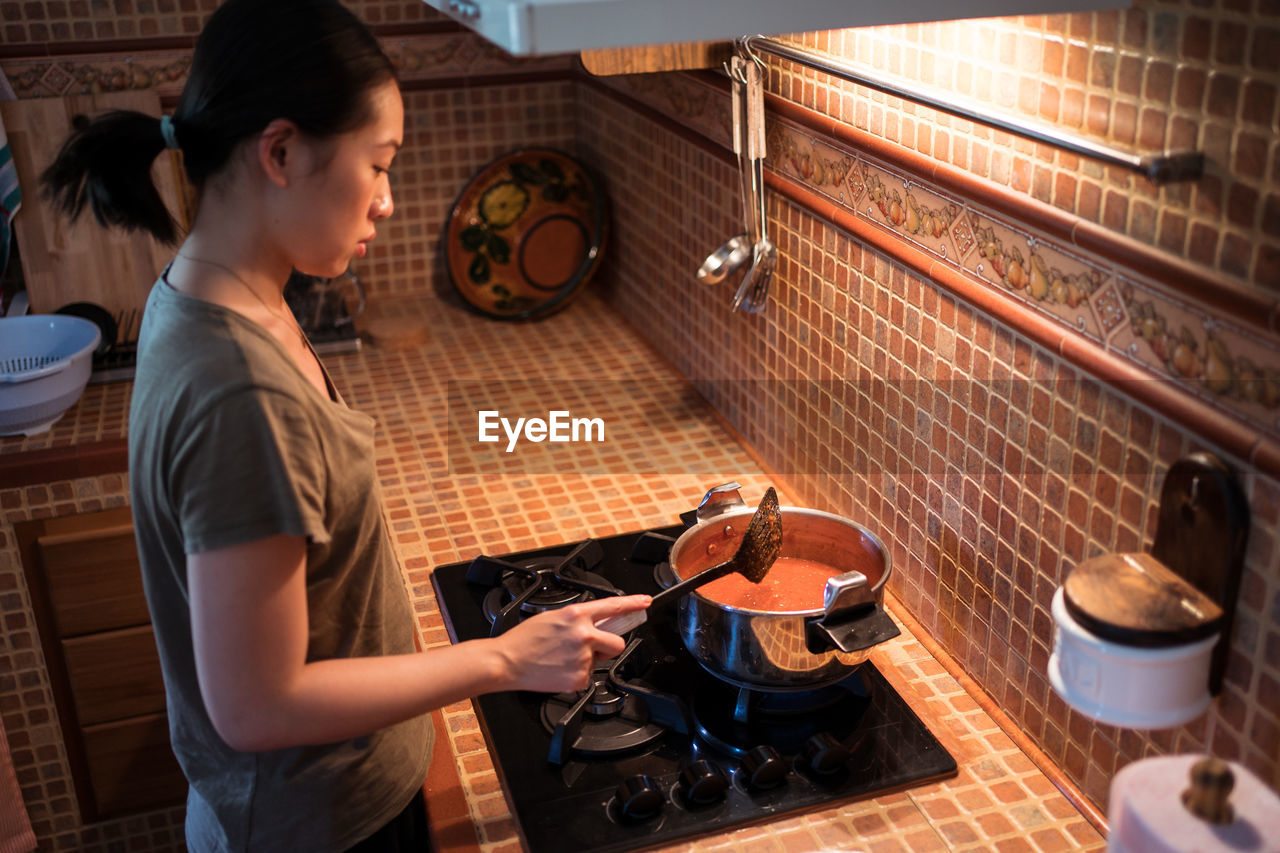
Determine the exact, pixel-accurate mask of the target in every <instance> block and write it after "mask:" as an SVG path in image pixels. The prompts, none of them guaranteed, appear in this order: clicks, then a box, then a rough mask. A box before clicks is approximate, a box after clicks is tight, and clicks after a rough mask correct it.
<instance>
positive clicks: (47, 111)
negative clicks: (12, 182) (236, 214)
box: [0, 91, 183, 328]
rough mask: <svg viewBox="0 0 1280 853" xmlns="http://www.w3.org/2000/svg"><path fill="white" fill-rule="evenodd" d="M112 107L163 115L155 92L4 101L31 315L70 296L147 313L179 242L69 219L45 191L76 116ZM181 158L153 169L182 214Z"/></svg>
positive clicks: (164, 159)
mask: <svg viewBox="0 0 1280 853" xmlns="http://www.w3.org/2000/svg"><path fill="white" fill-rule="evenodd" d="M113 109H128V110H137V111H138V112H143V113H147V114H148V115H154V116H159V115H160V96H159V95H157V94H156V93H155V92H149V91H140V92H109V93H103V94H97V95H73V96H68V97H64V98H38V99H29V100H21V101H7V102H4V103H0V116H3V118H4V127H5V131H6V133H7V134H8V136H9V146H10V148H11V149H12V151H13V159H14V164H15V165H16V166H17V170H18V180H19V182H20V184H21V186H22V207H21V209H20V210H19V211H18V214H17V216H15V217H14V220H13V225H14V232H15V234H16V236H17V242H18V250H19V252H20V253H21V257H22V271H23V276H24V277H25V279H26V283H27V295H28V297H29V298H30V301H31V311H32V313H38V314H43V313H50V312H52V311H56V310H57V309H58V308H60V307H62V306H63V305H66V304H68V303H71V302H96V303H98V304H99V305H101V306H103V307H104V308H106V309H107V310H108V311H110V312H111V313H112V314H113V315H119V314H121V313H122V312H125V311H129V310H130V309H137V310H138V313H139V315H141V312H142V308H143V306H144V304H145V302H146V298H147V293H148V292H149V291H150V289H151V285H152V284H154V283H155V280H156V277H157V276H158V275H159V273H160V270H161V269H163V268H164V265H165V264H166V263H167V262H168V261H169V259H170V258H171V257H172V256H173V249H172V248H170V247H166V246H164V245H163V244H161V243H159V242H157V241H156V240H154V239H153V238H152V237H150V236H149V235H146V234H143V233H141V232H136V231H135V232H128V231H123V230H120V229H117V228H111V229H108V228H103V227H102V226H100V225H98V223H97V221H96V220H95V219H94V218H93V214H92V213H91V212H90V211H89V210H85V212H84V213H83V214H82V215H81V217H80V219H79V220H78V221H77V222H76V223H75V224H74V225H72V224H70V223H69V222H68V221H67V219H66V217H64V216H62V215H61V214H58V213H55V212H54V211H53V209H52V207H51V206H50V204H49V201H48V200H47V199H46V198H44V194H43V192H42V191H41V189H40V183H39V176H40V173H41V172H43V171H44V169H45V167H47V166H48V165H49V164H50V163H51V162H52V161H53V158H54V156H55V155H56V154H57V152H58V149H59V148H61V146H62V142H63V140H65V139H66V138H67V136H68V135H69V134H70V133H71V129H72V118H73V117H74V116H76V115H81V114H83V115H87V116H95V115H97V114H99V113H102V112H105V111H107V110H113ZM156 133H157V134H158V133H159V130H157V131H156ZM174 164H175V160H174V158H172V157H170V156H166V155H162V156H160V157H158V158H156V163H155V166H154V167H153V169H152V174H153V177H154V179H155V181H156V187H157V189H159V191H160V196H161V198H163V199H164V200H165V203H166V204H167V205H168V206H169V209H170V210H171V211H173V212H174V213H175V215H178V214H179V212H180V210H181V208H180V207H179V204H178V190H177V186H178V185H177V176H176V173H175V165H174ZM178 222H179V223H180V224H181V223H182V222H183V219H182V218H179V219H178ZM134 328H137V327H136V325H135V327H134Z"/></svg>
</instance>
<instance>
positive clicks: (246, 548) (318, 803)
mask: <svg viewBox="0 0 1280 853" xmlns="http://www.w3.org/2000/svg"><path fill="white" fill-rule="evenodd" d="M403 124H404V110H403V105H402V102H401V98H400V92H399V89H398V87H397V84H396V80H395V74H394V69H393V67H392V65H391V62H390V61H389V60H388V59H387V57H386V56H385V55H384V54H383V52H382V51H381V49H380V48H379V46H378V43H377V41H376V40H375V39H374V38H373V37H372V36H371V35H370V33H369V32H368V31H367V30H366V29H365V28H364V27H363V26H362V25H361V24H360V23H359V21H358V20H357V19H356V18H355V17H354V16H353V15H352V14H351V13H350V12H349V11H347V10H346V9H345V8H344V7H343V6H342V5H341V4H340V3H338V2H333V1H332V0H306V2H304V0H271V2H262V1H261V0H230V2H227V3H226V4H225V5H223V6H221V7H220V8H219V9H218V10H217V11H216V12H215V13H214V14H213V16H212V17H211V18H210V20H209V22H208V24H207V26H206V28H205V30H204V32H203V33H202V34H201V36H200V39H199V41H198V43H197V46H196V50H195V55H194V57H193V61H192V66H191V72H190V78H189V81H188V83H187V85H186V87H185V88H184V90H183V93H182V97H181V99H180V101H179V103H178V106H177V109H176V110H175V112H174V115H173V116H172V118H171V119H169V118H166V119H162V120H160V121H157V120H156V119H154V118H151V117H148V116H144V115H141V114H138V113H129V112H117V113H112V114H108V115H106V116H103V117H101V118H99V119H97V120H95V121H93V122H92V123H90V124H89V125H88V126H86V127H83V128H81V129H80V130H79V131H77V133H76V134H74V135H73V136H72V137H71V138H70V139H69V140H68V141H67V142H66V144H65V145H64V147H63V149H62V151H61V153H60V154H59V156H58V158H57V160H56V161H55V162H54V164H53V165H52V166H51V167H50V168H49V169H48V171H47V172H46V173H45V175H44V176H43V177H44V181H45V185H46V188H47V190H48V191H49V193H50V194H51V196H52V197H53V198H54V200H55V202H56V203H57V204H58V205H59V206H60V207H61V208H62V209H63V210H64V211H65V212H66V213H68V214H69V215H70V216H71V217H72V218H74V217H75V216H76V215H78V214H79V213H80V212H81V211H82V210H83V208H84V207H85V206H86V205H88V206H90V207H91V208H92V210H93V212H94V214H95V216H96V217H97V219H98V221H99V222H101V223H103V224H109V225H117V226H122V227H125V228H144V229H146V230H148V231H150V232H151V233H153V234H155V235H156V236H157V237H159V238H161V239H166V240H173V239H174V238H175V234H176V229H175V227H174V224H173V222H172V221H171V219H170V217H169V214H168V212H167V211H166V210H165V208H164V205H163V203H162V202H161V200H160V197H159V195H158V193H156V191H155V188H154V186H153V184H152V183H151V180H150V172H149V170H150V168H151V165H152V161H153V160H154V159H155V157H156V155H158V154H159V153H161V151H162V150H163V149H164V148H165V147H166V146H167V147H170V148H177V149H180V150H181V152H182V155H183V162H184V166H185V169H186V171H187V175H188V177H189V178H190V180H191V182H192V183H193V185H194V186H195V187H196V189H197V191H198V193H199V204H198V206H197V210H196V213H195V217H194V223H193V225H192V228H191V231H190V233H189V234H188V235H187V236H186V238H185V240H183V242H182V243H181V245H180V247H179V248H178V251H177V254H176V256H175V257H174V258H173V260H172V262H171V263H170V264H169V266H168V267H167V268H166V269H165V271H164V272H163V274H162V275H161V277H160V280H159V281H158V282H157V283H156V284H155V286H154V287H153V289H152V291H151V295H150V297H149V299H148V302H147V307H146V312H145V315H144V321H143V324H142V330H141V336H140V339H139V355H138V367H137V373H136V378H135V382H134V388H133V398H132V405H131V410H130V422H129V479H130V491H131V500H132V504H133V514H134V524H135V528H136V532H137V539H138V549H139V555H140V558H141V562H142V570H143V576H144V581H145V585H146V592H147V600H148V604H149V606H150V609H151V614H152V618H153V621H154V626H155V632H156V641H157V645H158V647H159V651H160V658H161V664H162V667H163V671H164V679H165V688H166V694H167V701H168V713H169V721H170V735H171V739H172V744H173V748H174V752H175V754H176V755H177V757H178V760H179V762H180V763H181V765H182V767H183V770H184V772H185V773H186V775H187V778H188V780H189V781H190V792H189V795H188V808H187V839H188V844H189V846H190V848H191V849H192V850H194V851H248V850H253V851H257V850H306V851H341V850H346V849H352V848H354V849H361V850H375V849H380V850H394V849H406V850H408V849H413V850H421V849H425V835H424V834H423V833H424V830H423V828H422V822H423V810H422V806H421V801H420V791H421V786H422V782H423V779H424V777H425V775H426V769H427V764H428V761H429V758H430V752H431V740H432V732H431V725H430V717H429V716H426V712H428V711H430V710H431V709H433V708H438V707H441V706H443V705H446V704H448V703H451V702H456V701H458V700H460V699H463V698H466V697H469V696H474V695H477V694H480V693H483V692H488V691H496V690H539V691H563V690H573V689H581V688H583V687H585V686H586V684H587V679H588V675H589V673H590V670H591V667H592V663H593V661H594V659H595V658H596V657H611V656H614V655H616V654H618V653H619V652H621V650H622V648H623V641H622V639H621V638H620V637H618V636H615V635H613V634H610V633H607V632H605V631H601V630H600V629H598V628H596V627H595V623H596V622H598V621H600V620H602V619H604V618H605V617H607V616H610V615H614V614H620V613H625V612H630V611H633V610H638V609H642V608H644V607H646V606H647V605H648V601H649V599H648V597H647V596H626V597H617V598H612V599H608V600H604V601H596V602H590V603H587V604H582V605H577V606H574V607H570V608H565V609H562V610H557V611H553V612H550V613H546V614H542V615H540V616H537V617H535V618H532V619H529V620H528V621H526V622H524V623H523V624H521V625H520V626H518V627H516V628H514V629H512V630H511V631H509V632H507V633H506V634H504V635H503V636H501V637H498V638H494V639H485V640H479V641H472V642H468V643H463V644H460V645H455V646H450V647H448V648H442V649H433V650H430V651H427V652H423V653H415V651H414V642H413V614H412V612H411V609H410V605H409V602H408V598H407V595H406V592H405V588H404V583H403V580H402V578H401V575H400V573H399V569H398V566H397V564H396V561H395V557H394V554H393V551H392V547H391V544H390V541H389V539H388V535H387V529H386V526H385V523H384V520H383V518H382V514H381V505H380V496H379V492H378V486H377V480H376V477H375V472H374V465H373V429H374V423H373V419H372V418H370V417H368V416H366V415H364V414H362V413H360V412H356V411H353V410H351V409H348V408H347V407H346V406H345V405H344V404H343V403H342V401H341V399H340V398H339V397H338V394H337V392H336V390H335V389H334V387H333V385H332V383H331V382H330V380H329V378H328V376H327V375H326V374H325V371H324V369H323V367H322V366H321V364H320V363H319V361H318V360H317V358H316V355H315V353H314V352H313V351H312V349H311V347H310V346H309V345H308V343H307V341H306V338H305V336H304V335H303V334H302V332H301V330H300V329H299V328H298V325H297V323H296V322H295V321H294V319H293V316H292V314H291V313H290V312H289V310H288V308H287V306H286V305H285V302H284V286H285V283H286V282H287V280H288V278H289V275H290V272H291V271H292V270H294V269H297V270H299V271H301V272H303V273H306V274H309V275H314V276H321V277H333V276H336V275H339V274H340V273H342V272H343V271H344V270H345V269H346V267H347V264H348V263H349V262H350V261H351V259H352V258H353V257H362V256H364V254H365V252H366V251H367V247H368V243H369V241H371V240H372V239H373V238H374V236H375V230H376V229H375V225H376V223H377V222H378V221H379V220H381V219H384V218H386V217H387V216H389V215H390V214H391V210H392V201H391V191H390V187H389V184H388V170H389V169H390V167H391V163H392V160H393V158H394V157H395V154H396V151H397V149H398V148H399V147H400V144H401V141H402V135H403ZM406 804H408V805H407V806H406ZM355 845H360V846H359V847H358V848H355ZM397 845H401V846H397Z"/></svg>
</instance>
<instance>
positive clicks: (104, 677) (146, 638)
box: [62, 625, 165, 726]
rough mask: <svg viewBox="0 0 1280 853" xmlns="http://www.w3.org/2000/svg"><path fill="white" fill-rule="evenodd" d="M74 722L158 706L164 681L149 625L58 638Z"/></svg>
mask: <svg viewBox="0 0 1280 853" xmlns="http://www.w3.org/2000/svg"><path fill="white" fill-rule="evenodd" d="M62 652H63V655H64V656H65V658H66V661H67V676H68V680H69V681H70V682H71V695H72V696H73V697H74V698H75V703H76V715H77V716H78V717H79V718H80V725H82V726H89V725H93V724H95V723H106V722H110V721H112V720H121V719H124V718H125V717H136V716H140V715H143V714H154V713H159V712H163V711H164V709H165V702H164V681H163V680H162V678H161V675H160V655H159V653H157V652H156V638H155V635H154V634H153V633H152V631H151V626H150V625H141V626H139V627H137V628H124V629H122V630H120V631H111V632H109V633H105V634H94V635H92V636H88V637H72V638H71V639H67V640H63V641H62Z"/></svg>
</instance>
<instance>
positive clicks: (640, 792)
mask: <svg viewBox="0 0 1280 853" xmlns="http://www.w3.org/2000/svg"><path fill="white" fill-rule="evenodd" d="M614 796H616V797H617V798H618V811H619V812H620V813H621V814H622V816H623V817H626V818H630V819H632V820H644V819H645V818H650V817H653V816H654V815H656V814H657V813H658V812H660V811H662V804H663V802H664V800H665V798H664V797H663V796H662V790H661V789H660V788H659V787H658V783H657V782H655V781H653V777H651V776H645V775H643V774H641V775H639V776H632V777H630V778H628V779H623V780H622V781H621V782H620V783H618V789H617V791H615V792H614Z"/></svg>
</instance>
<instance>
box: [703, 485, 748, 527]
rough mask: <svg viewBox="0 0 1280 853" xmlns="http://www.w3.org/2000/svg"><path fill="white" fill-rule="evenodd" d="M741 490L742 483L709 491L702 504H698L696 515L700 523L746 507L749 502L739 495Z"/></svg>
mask: <svg viewBox="0 0 1280 853" xmlns="http://www.w3.org/2000/svg"><path fill="white" fill-rule="evenodd" d="M741 488H742V484H741V483H736V482H734V483H725V484H724V485H721V486H715V487H714V488H711V489H708V490H707V493H706V494H705V495H703V497H702V503H700V504H698V509H697V513H696V515H697V519H698V521H706V520H707V519H708V518H715V517H716V516H717V515H723V514H724V513H726V512H729V511H730V510H734V509H740V508H741V507H744V506H746V505H747V502H746V501H744V500H743V499H742V495H741V494H740V493H739V490H740V489H741Z"/></svg>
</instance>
